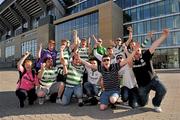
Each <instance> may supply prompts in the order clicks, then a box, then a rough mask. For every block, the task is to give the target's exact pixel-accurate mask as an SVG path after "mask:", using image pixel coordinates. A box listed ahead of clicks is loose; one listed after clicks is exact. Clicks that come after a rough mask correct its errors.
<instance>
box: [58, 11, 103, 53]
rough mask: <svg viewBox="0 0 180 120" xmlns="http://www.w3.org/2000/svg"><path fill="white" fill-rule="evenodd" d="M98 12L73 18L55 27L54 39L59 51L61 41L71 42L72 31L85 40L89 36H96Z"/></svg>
mask: <svg viewBox="0 0 180 120" xmlns="http://www.w3.org/2000/svg"><path fill="white" fill-rule="evenodd" d="M98 25H99V24H98V12H95V13H91V14H88V15H85V16H81V17H78V18H74V19H72V20H69V21H66V22H63V23H60V24H58V25H56V27H55V37H56V43H57V47H56V49H57V50H59V47H60V41H61V40H62V39H68V40H70V41H71V40H72V31H73V30H77V31H78V35H79V37H80V38H87V37H89V36H90V35H93V34H94V35H95V36H98V29H99V27H98Z"/></svg>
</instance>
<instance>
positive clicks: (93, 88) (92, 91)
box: [84, 82, 98, 97]
mask: <svg viewBox="0 0 180 120" xmlns="http://www.w3.org/2000/svg"><path fill="white" fill-rule="evenodd" d="M84 88H85V90H86V92H87V95H88V96H90V97H92V96H95V95H97V94H98V87H97V85H95V84H91V83H90V82H85V83H84Z"/></svg>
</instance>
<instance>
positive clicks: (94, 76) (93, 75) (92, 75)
mask: <svg viewBox="0 0 180 120" xmlns="http://www.w3.org/2000/svg"><path fill="white" fill-rule="evenodd" d="M85 68H86V71H87V73H88V82H90V83H91V84H95V85H97V84H98V81H99V79H100V77H101V73H100V72H99V71H97V70H96V71H93V70H92V69H91V68H89V67H87V66H85Z"/></svg>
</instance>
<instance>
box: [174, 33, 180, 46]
mask: <svg viewBox="0 0 180 120" xmlns="http://www.w3.org/2000/svg"><path fill="white" fill-rule="evenodd" d="M179 38H180V31H178V32H175V41H176V45H179V44H180V39H179Z"/></svg>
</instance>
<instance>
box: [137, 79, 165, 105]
mask: <svg viewBox="0 0 180 120" xmlns="http://www.w3.org/2000/svg"><path fill="white" fill-rule="evenodd" d="M150 90H154V91H155V96H154V98H153V99H152V103H153V105H154V106H156V107H159V106H160V105H161V102H162V99H163V98H164V96H165V94H166V88H165V86H164V85H163V84H162V83H161V82H160V81H159V78H158V77H155V78H154V79H152V80H151V82H150V83H149V84H148V85H146V86H144V87H139V89H138V92H139V99H138V104H139V105H140V106H145V105H146V104H147V103H148V99H149V93H150Z"/></svg>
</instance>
